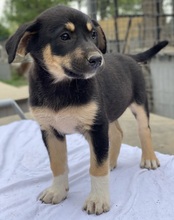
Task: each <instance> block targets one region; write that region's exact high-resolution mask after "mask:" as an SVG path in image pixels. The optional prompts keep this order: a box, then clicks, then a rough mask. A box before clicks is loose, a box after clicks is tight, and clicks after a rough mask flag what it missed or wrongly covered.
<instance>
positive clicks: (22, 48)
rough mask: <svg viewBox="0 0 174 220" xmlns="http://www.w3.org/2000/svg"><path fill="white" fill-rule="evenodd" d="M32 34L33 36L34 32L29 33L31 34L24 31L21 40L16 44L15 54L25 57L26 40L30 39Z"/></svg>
mask: <svg viewBox="0 0 174 220" xmlns="http://www.w3.org/2000/svg"><path fill="white" fill-rule="evenodd" d="M32 34H35V32H32V33H31V32H28V31H26V32H25V33H24V35H23V36H22V38H21V40H20V42H19V44H18V48H17V51H16V53H17V54H18V55H19V56H22V57H24V56H25V55H26V46H27V44H28V40H29V39H30V38H31V36H32Z"/></svg>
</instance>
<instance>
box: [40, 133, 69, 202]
mask: <svg viewBox="0 0 174 220" xmlns="http://www.w3.org/2000/svg"><path fill="white" fill-rule="evenodd" d="M42 137H43V141H44V143H45V145H46V147H47V150H48V154H49V157H50V165H51V169H52V172H53V183H52V185H51V186H50V187H49V188H48V189H46V190H45V191H44V192H43V193H42V194H41V196H40V200H41V201H43V202H44V203H52V204H56V203H59V202H61V201H62V200H64V199H65V198H66V197H67V191H68V167H67V149H66V139H65V137H63V136H60V135H58V133H57V132H56V131H55V130H52V131H45V130H42Z"/></svg>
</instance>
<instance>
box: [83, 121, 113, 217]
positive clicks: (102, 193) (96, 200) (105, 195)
mask: <svg viewBox="0 0 174 220" xmlns="http://www.w3.org/2000/svg"><path fill="white" fill-rule="evenodd" d="M87 140H88V142H89V145H90V175H91V192H90V194H89V196H88V198H87V200H86V202H85V204H84V207H83V209H84V210H86V211H87V213H88V214H92V213H94V214H96V215H99V214H102V213H103V212H107V211H109V207H110V195H109V156H108V146H109V140H108V126H107V125H101V126H100V125H98V126H95V127H94V128H93V129H92V131H91V132H90V133H89V135H88V136H87Z"/></svg>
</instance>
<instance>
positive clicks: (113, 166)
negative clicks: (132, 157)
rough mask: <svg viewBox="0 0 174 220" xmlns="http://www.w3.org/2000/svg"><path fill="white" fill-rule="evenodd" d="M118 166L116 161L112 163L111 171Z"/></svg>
mask: <svg viewBox="0 0 174 220" xmlns="http://www.w3.org/2000/svg"><path fill="white" fill-rule="evenodd" d="M116 167H117V164H116V162H115V163H110V171H113V170H114V169H115V168H116Z"/></svg>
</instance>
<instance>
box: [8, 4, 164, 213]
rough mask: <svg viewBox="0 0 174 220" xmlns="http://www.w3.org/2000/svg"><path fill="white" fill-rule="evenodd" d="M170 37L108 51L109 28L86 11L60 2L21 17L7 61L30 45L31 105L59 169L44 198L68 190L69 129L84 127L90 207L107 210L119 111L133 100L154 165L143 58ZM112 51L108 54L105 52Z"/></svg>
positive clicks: (54, 199)
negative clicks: (127, 51)
mask: <svg viewBox="0 0 174 220" xmlns="http://www.w3.org/2000/svg"><path fill="white" fill-rule="evenodd" d="M166 44H167V42H166V41H164V42H161V43H159V44H158V45H156V46H154V47H152V48H151V49H150V50H148V51H146V52H144V53H142V54H138V55H134V56H129V55H121V54H110V53H106V39H105V35H104V33H103V31H102V29H101V27H100V26H99V24H98V23H97V22H96V21H93V20H91V19H90V18H89V17H88V16H87V15H85V14H83V13H82V12H80V11H78V10H75V9H72V8H68V7H64V6H57V7H54V8H50V9H48V10H46V11H45V12H43V13H42V14H41V15H40V16H38V17H37V18H36V20H34V21H33V22H30V23H28V24H24V25H22V26H21V27H20V28H19V29H18V30H17V31H16V33H15V34H14V35H13V36H12V37H11V38H10V39H9V40H8V42H7V44H6V49H7V53H8V56H9V63H11V62H12V61H13V60H14V58H15V55H16V53H18V54H20V55H26V54H27V53H30V54H31V56H32V57H33V60H34V63H33V67H32V69H31V72H30V74H29V87H30V107H31V111H32V113H33V115H34V117H35V119H36V120H37V121H38V123H39V124H40V128H41V132H42V136H43V141H44V143H45V145H46V147H47V149H48V153H49V157H50V163H51V169H52V172H53V175H54V179H53V183H52V185H51V187H49V188H48V189H47V190H45V191H44V192H43V193H42V195H41V197H40V199H41V200H42V201H43V202H45V203H53V204H55V203H59V202H61V201H62V200H64V199H65V198H66V197H67V191H68V165H67V149H66V139H65V136H66V135H67V134H71V133H75V132H77V133H81V134H83V135H84V136H85V137H86V139H87V140H88V142H89V145H90V175H91V192H90V194H89V196H88V198H87V200H86V202H85V204H84V207H83V208H84V209H85V210H86V211H87V212H88V213H95V214H101V213H103V212H107V211H108V210H109V203H110V201H109V200H110V199H109V169H113V168H114V167H116V163H117V157H118V154H119V151H120V145H121V139H122V131H121V129H120V127H119V125H118V123H117V119H118V117H119V116H120V115H121V114H122V113H123V112H124V111H125V109H126V108H127V107H130V108H131V110H132V112H133V114H134V115H135V117H136V119H137V121H138V126H139V135H140V139H141V144H142V159H141V167H142V168H148V169H156V168H157V167H158V166H159V162H158V159H157V158H156V156H155V153H154V151H153V148H152V144H151V135H150V128H149V113H148V107H147V98H146V92H145V83H144V79H143V76H142V72H141V67H140V65H139V64H138V62H144V61H146V60H147V59H149V58H151V57H152V56H153V55H154V54H156V53H157V52H158V51H159V50H160V49H162V48H163V47H164V46H165V45H166ZM105 53H106V54H105Z"/></svg>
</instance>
